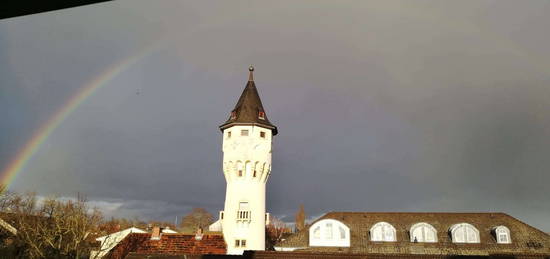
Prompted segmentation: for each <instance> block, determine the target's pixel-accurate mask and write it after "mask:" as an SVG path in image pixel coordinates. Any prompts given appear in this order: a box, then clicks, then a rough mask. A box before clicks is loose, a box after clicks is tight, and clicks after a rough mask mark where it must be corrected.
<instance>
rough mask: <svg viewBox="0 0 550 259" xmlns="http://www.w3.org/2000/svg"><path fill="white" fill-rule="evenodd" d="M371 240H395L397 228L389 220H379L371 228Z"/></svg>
mask: <svg viewBox="0 0 550 259" xmlns="http://www.w3.org/2000/svg"><path fill="white" fill-rule="evenodd" d="M370 240H371V241H383V242H394V241H396V239H395V228H394V227H393V226H392V225H391V224H390V223H388V222H378V223H376V224H374V226H372V227H371V229H370Z"/></svg>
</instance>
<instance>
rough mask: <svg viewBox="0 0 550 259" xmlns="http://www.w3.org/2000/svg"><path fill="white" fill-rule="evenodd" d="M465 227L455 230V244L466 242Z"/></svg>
mask: <svg viewBox="0 0 550 259" xmlns="http://www.w3.org/2000/svg"><path fill="white" fill-rule="evenodd" d="M464 234H465V233H464V227H459V228H457V229H456V230H455V235H454V239H455V242H464Z"/></svg>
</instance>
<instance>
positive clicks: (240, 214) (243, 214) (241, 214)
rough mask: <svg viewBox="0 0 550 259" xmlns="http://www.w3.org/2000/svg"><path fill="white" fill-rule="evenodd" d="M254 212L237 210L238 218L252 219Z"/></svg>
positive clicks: (243, 219)
mask: <svg viewBox="0 0 550 259" xmlns="http://www.w3.org/2000/svg"><path fill="white" fill-rule="evenodd" d="M250 214H252V212H251V211H249V210H238V211H237V220H242V221H250V218H251V215H250Z"/></svg>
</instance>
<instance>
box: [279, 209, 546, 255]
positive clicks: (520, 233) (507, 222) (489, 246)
mask: <svg viewBox="0 0 550 259" xmlns="http://www.w3.org/2000/svg"><path fill="white" fill-rule="evenodd" d="M322 219H335V220H338V221H340V222H342V223H344V224H345V225H347V226H348V227H349V228H350V235H351V239H350V247H309V245H308V244H309V229H308V228H306V229H304V230H302V231H300V232H298V233H296V234H294V235H292V236H290V237H289V238H287V239H286V240H284V241H282V242H280V243H279V244H277V245H276V247H297V248H302V247H304V248H305V249H302V251H315V252H344V253H361V254H375V253H380V254H385V253H394V254H411V253H420V254H455V255H488V254H498V253H506V254H510V253H535V254H541V253H542V254H549V255H550V236H548V235H547V234H546V233H544V232H542V231H540V230H538V229H536V228H534V227H531V226H529V225H527V224H525V223H523V222H521V221H519V220H517V219H515V218H513V217H511V216H509V215H507V214H504V213H430V212H425V213H424V212H422V213H420V212H330V213H327V214H325V215H324V216H322V217H321V218H319V219H317V220H316V221H315V222H317V221H319V220H322ZM381 221H384V222H388V223H390V224H391V225H393V226H394V227H395V229H396V237H397V241H396V242H373V241H370V236H369V235H370V234H369V230H370V228H371V227H372V226H373V225H374V224H376V223H378V222H381ZM315 222H314V223H315ZM419 222H426V223H429V224H431V225H432V226H433V227H434V228H435V229H436V230H437V239H438V242H437V243H412V242H410V236H409V229H410V227H411V226H412V225H413V224H415V223H419ZM463 222H465V223H469V224H472V225H473V226H474V227H476V228H477V229H478V230H479V232H480V233H479V235H480V241H481V242H480V243H478V244H457V243H453V242H452V240H451V238H450V235H449V229H450V227H451V226H453V225H454V224H457V223H463ZM500 225H504V226H506V227H508V228H509V229H510V235H511V239H512V243H511V244H497V243H496V240H495V238H494V237H493V235H492V232H491V231H492V230H493V228H494V227H496V226H500Z"/></svg>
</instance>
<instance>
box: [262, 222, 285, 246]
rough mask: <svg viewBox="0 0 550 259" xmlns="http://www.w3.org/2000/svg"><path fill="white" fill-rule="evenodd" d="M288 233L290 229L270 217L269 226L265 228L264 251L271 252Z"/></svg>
mask: <svg viewBox="0 0 550 259" xmlns="http://www.w3.org/2000/svg"><path fill="white" fill-rule="evenodd" d="M290 232H291V230H290V228H288V227H287V225H286V224H285V223H284V222H283V221H282V220H280V219H278V218H276V217H274V216H270V219H269V225H267V226H266V227H265V239H266V242H265V243H266V244H265V245H266V249H267V250H273V246H274V245H275V244H277V243H278V242H280V241H282V239H283V236H284V235H285V234H286V233H290Z"/></svg>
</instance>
